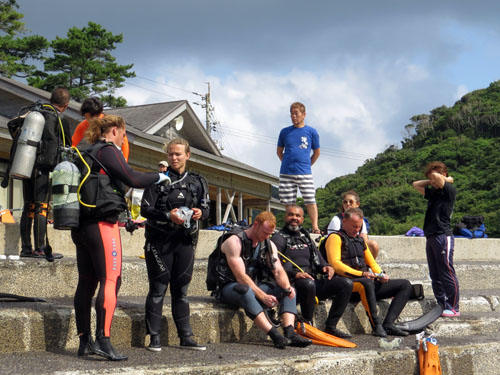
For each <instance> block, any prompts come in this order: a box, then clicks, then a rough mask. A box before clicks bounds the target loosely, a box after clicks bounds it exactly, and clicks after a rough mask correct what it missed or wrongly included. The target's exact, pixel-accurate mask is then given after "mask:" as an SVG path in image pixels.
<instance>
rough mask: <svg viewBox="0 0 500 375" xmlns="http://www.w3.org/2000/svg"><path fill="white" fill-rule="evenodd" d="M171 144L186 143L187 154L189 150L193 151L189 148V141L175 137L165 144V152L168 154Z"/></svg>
mask: <svg viewBox="0 0 500 375" xmlns="http://www.w3.org/2000/svg"><path fill="white" fill-rule="evenodd" d="M171 145H184V149H185V151H186V154H187V153H188V152H191V149H190V148H189V142H188V141H186V140H185V139H184V138H175V139H172V140H171V141H170V142H168V143H165V145H164V146H163V151H165V153H167V154H168V148H169V147H170V146H171Z"/></svg>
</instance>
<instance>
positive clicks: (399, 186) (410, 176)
mask: <svg viewBox="0 0 500 375" xmlns="http://www.w3.org/2000/svg"><path fill="white" fill-rule="evenodd" d="M410 121H411V123H410V124H408V125H406V126H405V127H404V130H405V132H406V136H405V137H404V139H403V141H402V142H401V148H398V147H396V146H391V147H389V148H388V149H387V150H385V151H384V152H382V153H380V154H378V155H377V156H376V157H375V158H374V159H370V160H367V161H366V162H365V163H364V164H363V165H362V166H361V167H359V168H358V169H357V170H356V172H355V173H353V174H349V175H346V176H342V177H338V178H335V179H333V180H331V181H330V182H329V183H328V184H327V185H326V186H325V187H324V188H320V189H318V190H317V192H316V199H317V202H318V210H319V214H320V219H319V224H320V228H322V227H323V226H325V225H326V224H327V223H328V222H329V220H330V219H331V218H332V216H333V215H334V214H336V213H337V212H339V206H340V195H341V194H342V192H345V191H347V190H349V189H354V190H355V191H356V192H357V193H358V194H359V195H360V197H361V208H362V209H363V211H364V212H365V215H366V217H367V218H368V219H369V221H370V233H371V234H380V235H396V234H404V233H406V232H407V231H408V230H409V229H410V228H411V227H413V226H418V227H420V228H422V227H423V221H424V213H425V209H426V205H427V201H426V200H425V199H424V198H423V196H422V195H420V194H418V193H417V192H416V191H415V190H414V189H413V187H412V186H411V183H412V182H413V181H414V180H418V179H423V178H424V176H423V169H424V167H425V165H426V164H427V163H428V162H430V161H434V160H439V161H442V162H444V163H445V164H446V165H447V166H448V171H449V174H450V175H451V176H453V178H454V180H455V182H454V184H455V186H456V187H457V189H458V195H457V201H456V205H455V211H454V214H453V217H452V222H453V223H455V222H458V221H459V220H460V219H461V218H462V216H463V215H467V214H470V215H473V214H474V215H483V216H484V217H485V224H486V229H487V234H488V236H490V237H500V168H499V167H500V138H499V137H500V81H497V82H493V83H491V84H490V86H489V87H488V88H486V89H482V90H477V91H474V92H471V93H468V94H467V95H465V96H463V97H462V99H461V100H459V101H457V102H456V103H455V105H453V107H451V108H448V107H446V106H441V107H438V108H435V109H433V110H432V111H431V112H430V113H429V114H421V115H416V116H413V117H412V118H411V119H410Z"/></svg>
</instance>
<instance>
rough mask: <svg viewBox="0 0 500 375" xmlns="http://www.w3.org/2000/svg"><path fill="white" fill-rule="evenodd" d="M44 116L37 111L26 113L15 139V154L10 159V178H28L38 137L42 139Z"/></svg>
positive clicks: (34, 157) (33, 161) (34, 156)
mask: <svg viewBox="0 0 500 375" xmlns="http://www.w3.org/2000/svg"><path fill="white" fill-rule="evenodd" d="M44 127H45V117H43V115H42V114H41V113H40V112H38V111H32V112H30V113H28V115H27V116H26V118H25V119H24V122H23V126H22V128H21V134H20V135H19V138H18V140H17V149H16V154H15V155H14V160H13V161H12V167H11V169H10V176H11V177H12V178H17V179H24V178H30V177H31V172H32V171H33V166H34V165H35V160H36V151H37V147H38V144H39V143H40V139H42V133H43V128H44Z"/></svg>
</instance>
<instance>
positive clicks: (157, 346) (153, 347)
mask: <svg viewBox="0 0 500 375" xmlns="http://www.w3.org/2000/svg"><path fill="white" fill-rule="evenodd" d="M146 349H147V350H150V351H152V352H161V342H160V335H150V342H149V345H148V346H147V347H146Z"/></svg>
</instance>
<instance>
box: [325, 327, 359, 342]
mask: <svg viewBox="0 0 500 375" xmlns="http://www.w3.org/2000/svg"><path fill="white" fill-rule="evenodd" d="M324 332H325V333H328V334H329V335H332V336H335V337H340V338H341V339H350V338H351V337H352V335H351V334H350V333H346V332H342V331H341V330H340V329H338V328H330V327H326V328H325V330H324Z"/></svg>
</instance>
